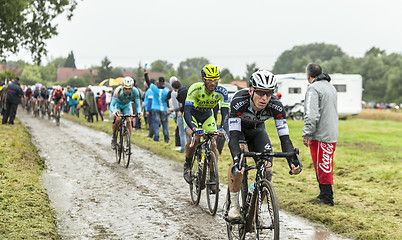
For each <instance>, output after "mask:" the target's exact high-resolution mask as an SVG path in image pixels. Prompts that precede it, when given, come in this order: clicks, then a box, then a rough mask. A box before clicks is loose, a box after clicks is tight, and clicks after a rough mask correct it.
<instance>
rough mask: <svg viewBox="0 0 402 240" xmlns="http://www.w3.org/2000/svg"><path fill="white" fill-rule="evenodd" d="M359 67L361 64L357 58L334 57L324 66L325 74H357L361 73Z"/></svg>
mask: <svg viewBox="0 0 402 240" xmlns="http://www.w3.org/2000/svg"><path fill="white" fill-rule="evenodd" d="M358 66H359V62H358V61H357V60H356V59H355V58H353V57H349V56H342V57H334V58H332V59H331V60H329V61H326V62H324V63H323V64H322V68H323V71H324V72H325V73H345V74H346V73H350V74H357V73H358V72H359V68H358ZM303 72H304V71H303Z"/></svg>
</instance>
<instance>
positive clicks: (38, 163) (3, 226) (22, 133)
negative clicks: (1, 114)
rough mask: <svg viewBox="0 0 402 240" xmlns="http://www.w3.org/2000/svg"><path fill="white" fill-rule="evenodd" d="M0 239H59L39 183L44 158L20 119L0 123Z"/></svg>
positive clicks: (43, 191)
mask: <svg viewBox="0 0 402 240" xmlns="http://www.w3.org/2000/svg"><path fill="white" fill-rule="evenodd" d="M0 144H1V148H0V185H1V187H0V239H60V237H59V235H58V233H57V227H56V220H55V217H54V212H53V210H52V208H51V206H50V201H49V198H48V196H47V194H46V192H45V190H44V189H43V187H42V185H41V181H40V178H41V172H42V170H43V169H44V161H43V159H41V158H40V157H39V155H38V152H37V150H36V149H35V147H34V146H33V145H32V143H31V137H30V135H29V134H28V133H27V131H26V130H25V128H24V126H23V125H22V124H21V122H20V121H18V120H17V119H16V121H15V125H0Z"/></svg>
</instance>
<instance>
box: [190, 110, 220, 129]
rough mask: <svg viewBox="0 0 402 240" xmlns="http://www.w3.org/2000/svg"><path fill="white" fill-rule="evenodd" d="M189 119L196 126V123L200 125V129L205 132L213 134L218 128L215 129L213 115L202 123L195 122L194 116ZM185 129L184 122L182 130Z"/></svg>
mask: <svg viewBox="0 0 402 240" xmlns="http://www.w3.org/2000/svg"><path fill="white" fill-rule="evenodd" d="M191 118H192V119H193V122H194V124H195V125H196V126H199V125H198V123H200V124H202V127H201V128H202V129H204V131H205V132H213V131H217V130H218V128H217V127H216V121H215V118H214V115H213V114H212V115H211V116H209V118H207V119H205V121H204V122H201V121H197V119H196V118H195V117H194V116H191ZM187 128H188V126H187V123H186V121H184V129H187Z"/></svg>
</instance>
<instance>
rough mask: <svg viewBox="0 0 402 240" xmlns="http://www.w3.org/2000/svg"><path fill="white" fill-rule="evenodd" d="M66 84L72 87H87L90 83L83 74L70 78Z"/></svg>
mask: <svg viewBox="0 0 402 240" xmlns="http://www.w3.org/2000/svg"><path fill="white" fill-rule="evenodd" d="M66 85H67V86H71V87H86V86H88V85H89V83H88V81H87V80H86V79H85V77H84V76H82V77H72V78H70V79H68V81H67V82H66Z"/></svg>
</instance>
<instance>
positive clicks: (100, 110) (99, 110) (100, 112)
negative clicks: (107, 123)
mask: <svg viewBox="0 0 402 240" xmlns="http://www.w3.org/2000/svg"><path fill="white" fill-rule="evenodd" d="M98 114H99V115H100V117H101V119H102V121H103V115H102V109H100V108H98V113H97V114H96V121H98Z"/></svg>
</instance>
